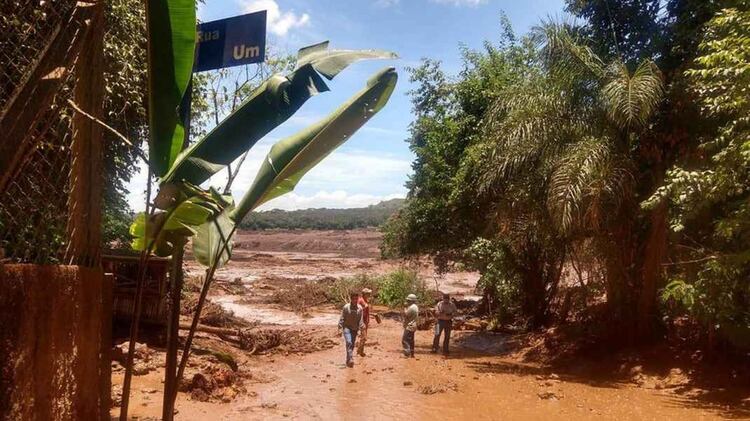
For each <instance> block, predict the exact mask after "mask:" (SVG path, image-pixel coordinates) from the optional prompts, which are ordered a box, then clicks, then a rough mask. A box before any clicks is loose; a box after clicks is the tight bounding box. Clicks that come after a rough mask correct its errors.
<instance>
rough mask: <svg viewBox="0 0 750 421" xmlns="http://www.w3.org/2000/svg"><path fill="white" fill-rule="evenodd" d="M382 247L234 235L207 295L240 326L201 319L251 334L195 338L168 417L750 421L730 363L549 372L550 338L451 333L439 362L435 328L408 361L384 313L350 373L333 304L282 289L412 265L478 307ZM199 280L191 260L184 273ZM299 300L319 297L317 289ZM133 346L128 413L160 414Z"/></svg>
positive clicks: (579, 362) (657, 354) (457, 283)
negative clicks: (382, 255) (389, 257)
mask: <svg viewBox="0 0 750 421" xmlns="http://www.w3.org/2000/svg"><path fill="white" fill-rule="evenodd" d="M379 239H380V237H379V234H378V233H377V232H376V231H373V230H354V231H301V232H273V233H240V234H239V236H238V238H237V247H236V248H235V251H234V256H233V261H232V262H231V263H230V264H229V265H228V266H227V267H226V268H224V269H222V270H220V271H219V272H218V281H217V283H216V285H215V287H214V288H213V291H212V292H211V297H210V298H211V300H212V302H213V306H214V309H215V310H216V312H219V311H218V310H220V309H221V308H223V309H225V310H231V311H232V312H233V313H234V316H235V317H237V318H238V319H235V320H231V319H227V318H226V316H225V315H218V316H215V317H213V318H210V319H207V320H205V321H204V322H205V323H210V324H213V325H214V326H223V328H224V329H226V330H228V331H230V332H229V333H231V334H234V332H237V333H238V335H242V334H244V333H241V332H246V333H247V334H248V335H251V337H250V339H247V338H246V341H245V343H240V342H241V341H240V340H239V339H238V336H232V335H230V336H226V335H216V334H213V333H206V332H202V333H199V334H198V337H197V340H196V347H197V349H198V352H197V353H196V354H197V355H195V357H192V356H191V364H190V366H189V369H188V370H187V375H186V376H185V377H186V380H185V382H184V383H183V385H182V387H181V389H182V392H180V393H179V396H178V401H177V408H178V411H179V412H178V413H177V416H176V419H179V420H267V419H300V420H308V419H311V420H316V419H320V420H337V419H346V418H356V419H373V420H375V419H377V420H381V419H411V420H422V419H424V420H434V419H465V418H468V417H471V418H472V419H480V420H484V419H486V420H496V419H619V420H622V419H644V420H647V419H648V420H650V419H654V420H656V419H679V420H683V419H684V420H692V419H696V420H699V419H700V420H703V419H722V418H730V419H739V418H750V388H748V387H747V383H748V382H747V379H746V378H744V377H745V376H744V375H742V374H739V373H738V372H733V371H732V370H731V369H727V367H726V366H725V365H721V364H719V365H717V366H716V367H714V366H710V365H709V366H706V365H705V364H703V365H698V366H697V365H695V364H693V363H691V362H690V360H689V358H688V359H687V360H686V359H685V358H677V357H676V356H675V355H674V354H673V353H671V351H670V350H669V349H667V348H664V349H652V350H648V351H643V350H641V351H638V352H629V353H617V354H606V353H605V354H603V355H598V356H596V357H592V358H581V359H576V360H565V361H564V362H561V361H556V362H555V363H552V362H551V361H552V360H554V359H553V358H547V359H545V358H538V355H539V354H540V353H539V352H538V351H539V349H540V348H544V349H545V350H546V352H547V353H549V350H550V347H549V346H548V345H549V342H550V338H554V337H555V336H554V332H547V333H543V334H534V335H529V334H526V335H520V334H519V335H508V334H502V333H491V332H483V331H474V330H461V331H454V332H453V341H452V343H453V347H452V353H451V355H450V356H448V357H445V356H442V355H437V354H432V353H430V352H429V349H430V345H431V341H432V333H431V331H429V330H427V331H419V332H417V341H416V342H417V357H416V358H415V359H407V358H403V357H402V356H401V354H400V338H401V328H400V324H399V322H398V321H397V320H395V319H393V318H390V317H384V319H383V323H382V324H376V323H375V322H374V321H373V322H372V326H371V329H370V334H369V346H368V349H367V357H364V358H358V359H357V360H356V365H355V367H354V368H351V369H350V368H346V367H345V365H344V349H343V344H342V340H341V339H340V337H339V336H338V334H337V329H336V322H337V320H338V314H337V308H336V306H334V305H332V304H329V303H316V302H309V303H305V304H304V305H303V307H304V308H303V309H299V308H295V307H299V306H295V305H294V304H290V301H291V302H292V303H294V302H295V301H294V298H293V297H294V296H292V299H291V300H290V299H289V293H285V291H292V292H293V293H294V294H296V293H297V292H298V291H302V290H300V289H299V288H300V287H301V286H302V287H304V285H306V283H311V282H316V281H317V282H330V281H331V280H335V279H336V278H340V277H348V276H353V275H357V274H382V273H386V272H389V271H391V270H393V269H396V268H398V267H400V266H402V265H409V266H410V267H412V268H415V269H417V270H418V271H419V272H420V275H421V276H422V277H423V278H424V279H426V280H427V281H428V284H429V285H430V286H433V287H434V286H437V287H438V288H439V289H440V290H444V291H446V290H447V291H450V292H452V293H454V294H455V295H456V296H458V297H459V298H460V297H461V296H463V297H465V298H467V299H474V298H475V291H474V286H475V284H476V281H477V278H478V276H477V274H475V273H468V272H456V273H450V274H448V275H445V276H438V275H436V274H435V273H434V270H433V268H432V266H431V265H429V264H427V263H426V262H409V263H405V262H396V261H383V260H380V259H379V252H378V249H377V245H378V243H379ZM200 271H201V269H200V268H199V267H198V266H197V265H195V264H193V263H188V265H187V273H188V275H189V276H197V275H198V274H199V273H200ZM300 294H301V296H302V295H304V296H305V297H307V296H308V295H310V296H312V297H313V298H304V299H305V300H310V301H315V298H314V297H316V295H315V294H306V293H302V292H300ZM280 297H281V298H280ZM300 300H302V299H300ZM217 309H218V310H217ZM375 311H376V312H378V313H381V314H383V315H384V316H386V315H390V314H391V313H390V312H389V310H388V309H386V308H377V309H376V310H375ZM217 314H218V313H217ZM184 320H185V321H187V320H188V319H187V317H186V318H185V319H184ZM252 335H257V337H254V336H252ZM248 340H249V341H250V344H248V343H247V341H248ZM253 341H255V342H253ZM259 344H260V345H261V346H259ZM140 349H141V353H140V354H139V355H137V357H138V358H137V359H136V361H137V364H136V366H137V374H138V375H136V376H134V378H133V391H132V393H131V404H130V414H131V415H132V416H133V419H149V418H154V419H155V418H158V417H159V416H160V415H161V409H160V408H161V401H162V386H163V385H162V377H163V370H162V368H161V367H163V358H164V353H163V350H162V349H160V348H159V346H158V341H154V342H153V343H150V344H149V345H143V346H142V347H141V348H140ZM552 349H554V348H552ZM253 351H254V352H253ZM643 361H647V362H648V363H643ZM113 370H114V372H113V384H114V385H115V386H114V389H115V393H114V395H115V397H117V389H118V387H119V384H120V383H121V381H122V373H123V370H122V367H121V365H120V364H119V363H117V362H113ZM118 413H119V410H118V408H117V407H115V408H113V410H112V415H113V416H115V415H117V414H118Z"/></svg>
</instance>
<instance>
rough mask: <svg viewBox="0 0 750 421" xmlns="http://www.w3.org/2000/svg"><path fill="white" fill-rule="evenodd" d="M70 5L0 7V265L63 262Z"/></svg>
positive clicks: (72, 40) (76, 45)
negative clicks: (2, 261) (9, 262)
mask: <svg viewBox="0 0 750 421" xmlns="http://www.w3.org/2000/svg"><path fill="white" fill-rule="evenodd" d="M77 9H78V6H77V2H76V0H0V34H2V36H1V37H0V139H1V140H0V259H2V260H5V261H13V262H33V263H67V261H68V260H69V259H70V256H66V254H67V253H66V250H67V247H68V243H69V232H70V230H69V227H67V224H68V211H69V209H70V205H69V203H68V202H69V191H70V170H71V161H72V153H71V142H72V139H73V124H72V117H73V116H72V113H73V110H72V108H71V107H70V105H69V104H68V102H67V101H68V100H69V99H70V98H72V97H73V91H74V85H75V64H76V61H77V58H78V55H79V50H80V46H81V43H82V38H83V37H84V35H85V23H84V22H85V19H83V18H82V17H81V16H77V13H78V10H77Z"/></svg>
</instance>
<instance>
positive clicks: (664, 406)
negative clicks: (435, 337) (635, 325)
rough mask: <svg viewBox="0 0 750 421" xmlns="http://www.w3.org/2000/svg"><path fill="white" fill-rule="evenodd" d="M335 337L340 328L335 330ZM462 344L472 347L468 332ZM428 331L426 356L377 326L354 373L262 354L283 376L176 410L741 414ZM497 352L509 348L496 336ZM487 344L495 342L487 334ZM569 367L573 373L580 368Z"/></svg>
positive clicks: (284, 414)
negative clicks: (482, 349) (445, 344)
mask: <svg viewBox="0 0 750 421" xmlns="http://www.w3.org/2000/svg"><path fill="white" fill-rule="evenodd" d="M331 332H332V334H335V329H333V328H331ZM456 333H457V335H456V336H457V337H458V338H457V342H458V343H463V344H467V345H471V344H472V343H473V342H479V341H475V339H478V338H473V337H472V336H473V335H475V334H472V333H468V332H456ZM430 335H431V334H430V332H423V331H420V332H418V333H417V348H418V355H417V357H416V358H415V359H407V358H403V357H402V356H401V354H400V352H399V346H400V345H399V339H400V327H399V325H398V324H397V323H396V322H394V321H390V320H386V321H384V323H383V324H381V325H379V326H377V325H376V326H374V327H373V328H372V329H371V331H370V337H371V339H372V341H373V343H375V345H374V346H372V347H370V349H369V351H368V357H366V358H358V359H357V360H356V365H355V367H354V368H352V369H349V368H346V367H345V366H344V364H343V360H344V358H343V352H344V351H343V345H342V346H340V347H336V348H333V349H331V350H328V351H324V352H319V353H314V354H309V355H305V356H289V357H279V356H275V357H272V358H270V359H265V358H259V361H258V363H257V364H258V365H257V368H258V369H262V370H263V371H266V372H272V373H273V374H274V375H275V376H276V377H277V379H276V380H275V381H272V382H270V383H261V384H257V385H254V386H253V387H251V388H250V389H251V393H250V395H247V396H244V397H238V398H237V400H235V401H234V402H232V403H231V404H209V403H197V402H191V401H188V400H183V401H182V402H180V403H179V404H178V407H179V408H180V413H179V414H178V417H177V418H178V419H183V420H269V419H279V420H281V419H296V420H344V419H366V420H384V419H387V420H391V419H393V420H403V419H408V420H436V419H441V420H454V419H455V420H458V419H467V418H469V417H470V418H471V419H476V420H500V419H503V420H546V419H577V420H580V419H598V420H601V419H608V420H626V419H627V420H631V419H633V420H666V419H671V420H709V419H722V418H725V417H729V418H742V417H744V416H750V413H748V412H745V411H741V410H740V408H733V407H726V406H722V405H718V404H716V405H711V404H709V403H708V402H705V401H703V402H702V401H700V400H694V399H692V398H690V397H687V396H684V394H680V392H679V391H678V388H670V387H667V388H664V389H662V390H655V389H653V388H643V387H637V386H635V385H632V384H626V383H617V382H613V381H607V380H606V376H598V375H594V374H591V373H586V374H566V373H553V372H551V371H548V370H545V369H542V368H539V367H538V366H535V365H529V364H523V363H519V362H518V361H517V359H515V358H514V357H504V356H497V355H495V356H493V355H490V354H488V353H479V352H476V351H473V350H472V349H470V348H467V347H466V346H457V347H454V350H453V351H454V352H453V353H452V354H451V356H450V357H448V358H446V357H443V356H441V355H436V354H431V353H429V346H430V341H431V338H430ZM495 339H496V341H494V343H495V347H494V348H495V349H492V350H490V351H494V353H495V354H497V353H498V352H499V353H502V352H503V349H502V348H503V346H502V345H498V344H502V341H503V339H502V338H501V337H496V338H495ZM481 342H482V343H487V340H486V337H485V338H482V340H481ZM575 371H576V370H574V368H571V373H572V372H575Z"/></svg>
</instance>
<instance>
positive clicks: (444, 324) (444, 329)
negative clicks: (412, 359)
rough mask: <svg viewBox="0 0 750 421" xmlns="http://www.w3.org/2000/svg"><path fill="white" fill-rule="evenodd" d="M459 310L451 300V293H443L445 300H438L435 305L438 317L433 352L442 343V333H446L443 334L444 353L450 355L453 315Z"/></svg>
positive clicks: (436, 350)
mask: <svg viewBox="0 0 750 421" xmlns="http://www.w3.org/2000/svg"><path fill="white" fill-rule="evenodd" d="M457 312H458V309H457V308H456V305H455V304H453V302H452V301H451V297H450V295H448V294H447V293H444V294H443V300H442V301H440V302H438V303H437V305H436V306H435V317H437V323H436V324H435V339H433V340H432V352H438V346H439V345H440V334H441V333H444V336H443V354H445V355H448V352H449V350H448V345H449V344H450V340H451V328H452V327H453V317H454V316H455V315H456V313H457Z"/></svg>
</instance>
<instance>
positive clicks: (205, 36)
mask: <svg viewBox="0 0 750 421" xmlns="http://www.w3.org/2000/svg"><path fill="white" fill-rule="evenodd" d="M197 41H198V44H197V47H196V49H195V67H194V69H193V71H194V72H203V71H205V70H213V69H221V68H224V67H232V66H240V65H243V64H250V63H261V62H263V60H265V55H266V11H265V10H263V11H260V12H255V13H250V14H247V15H242V16H235V17H231V18H228V19H221V20H215V21H212V22H205V23H201V24H200V25H198V38H197Z"/></svg>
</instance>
